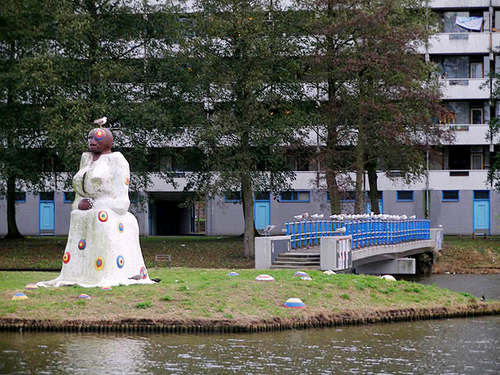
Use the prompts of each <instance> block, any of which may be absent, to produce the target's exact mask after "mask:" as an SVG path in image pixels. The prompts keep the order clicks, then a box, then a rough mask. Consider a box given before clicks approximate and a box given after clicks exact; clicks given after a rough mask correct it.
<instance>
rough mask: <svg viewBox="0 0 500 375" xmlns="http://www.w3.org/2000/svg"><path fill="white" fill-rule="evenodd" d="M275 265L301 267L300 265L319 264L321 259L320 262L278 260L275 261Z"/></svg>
mask: <svg viewBox="0 0 500 375" xmlns="http://www.w3.org/2000/svg"><path fill="white" fill-rule="evenodd" d="M273 266H294V267H295V266H297V267H300V266H304V267H306V266H319V261H318V262H293V261H286V262H282V261H276V262H274V263H273Z"/></svg>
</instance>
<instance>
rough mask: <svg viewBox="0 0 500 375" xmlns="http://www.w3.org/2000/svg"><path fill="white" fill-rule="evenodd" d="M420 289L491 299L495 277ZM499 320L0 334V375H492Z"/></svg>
mask: <svg viewBox="0 0 500 375" xmlns="http://www.w3.org/2000/svg"><path fill="white" fill-rule="evenodd" d="M421 282H423V283H426V284H432V283H434V284H436V285H437V286H442V287H447V288H450V289H454V290H459V291H466V292H469V293H471V294H474V295H483V294H484V295H487V296H488V298H498V299H500V287H499V286H500V285H499V284H500V275H487V276H483V275H433V276H431V277H430V278H426V279H424V280H422V281H421ZM499 340H500V316H493V317H480V318H469V319H446V320H432V321H419V322H402V323H393V324H373V325H366V326H353V327H343V328H324V329H308V330H299V331H296V330H292V331H284V332H273V333H258V334H229V335H173V334H149V335H132V334H93V333H84V334H76V333H74V334H63V333H22V334H20V333H11V332H4V333H0V374H119V375H125V374H275V373H276V374H282V373H287V374H344V373H346V374H499V373H500V347H499V346H500V343H499Z"/></svg>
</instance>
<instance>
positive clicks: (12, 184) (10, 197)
mask: <svg viewBox="0 0 500 375" xmlns="http://www.w3.org/2000/svg"><path fill="white" fill-rule="evenodd" d="M5 238H23V235H22V234H21V233H20V232H19V229H18V228H17V223H16V178H15V177H14V176H9V177H7V235H6V236H5Z"/></svg>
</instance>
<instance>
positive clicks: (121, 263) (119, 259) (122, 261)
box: [116, 255, 125, 268]
mask: <svg viewBox="0 0 500 375" xmlns="http://www.w3.org/2000/svg"><path fill="white" fill-rule="evenodd" d="M116 265H117V266H118V268H123V266H124V265H125V259H123V257H122V256H121V255H118V256H117V257H116Z"/></svg>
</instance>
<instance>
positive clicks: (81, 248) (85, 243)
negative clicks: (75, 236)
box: [78, 240, 87, 250]
mask: <svg viewBox="0 0 500 375" xmlns="http://www.w3.org/2000/svg"><path fill="white" fill-rule="evenodd" d="M85 246H87V242H86V241H85V240H80V241H78V248H79V249H80V250H83V249H85Z"/></svg>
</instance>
